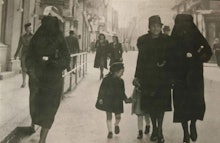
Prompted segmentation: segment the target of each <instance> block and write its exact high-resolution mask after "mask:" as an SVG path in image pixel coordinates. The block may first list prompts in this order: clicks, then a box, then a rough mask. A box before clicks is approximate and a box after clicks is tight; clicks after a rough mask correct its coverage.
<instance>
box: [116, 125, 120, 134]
mask: <svg viewBox="0 0 220 143" xmlns="http://www.w3.org/2000/svg"><path fill="white" fill-rule="evenodd" d="M119 133H120V128H119V126H115V134H119Z"/></svg>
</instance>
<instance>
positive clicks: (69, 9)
mask: <svg viewBox="0 0 220 143" xmlns="http://www.w3.org/2000/svg"><path fill="white" fill-rule="evenodd" d="M85 1H86V0H0V74H2V73H5V72H11V71H12V72H15V73H18V72H19V71H20V61H19V60H18V59H14V54H15V51H16V49H17V46H18V41H19V37H20V36H21V35H22V34H24V32H25V30H24V24H26V23H28V22H31V23H32V27H33V33H34V32H35V31H36V30H37V29H38V27H39V26H40V24H41V19H42V17H43V14H44V12H45V9H47V8H48V7H51V6H53V7H55V8H56V9H57V10H58V16H59V17H60V18H61V19H62V21H63V22H61V24H60V25H61V27H60V28H61V29H62V31H63V33H64V36H67V35H68V33H69V31H70V30H74V31H75V34H76V36H77V37H78V38H79V42H80V49H81V51H86V49H87V47H88V45H89V39H90V38H89V37H90V31H91V30H90V29H91V28H90V26H88V24H87V23H88V19H87V16H86V14H85V12H86V7H85Z"/></svg>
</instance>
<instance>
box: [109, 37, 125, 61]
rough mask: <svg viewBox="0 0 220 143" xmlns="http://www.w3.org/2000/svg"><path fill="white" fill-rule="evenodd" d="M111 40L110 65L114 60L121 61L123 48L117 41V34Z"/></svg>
mask: <svg viewBox="0 0 220 143" xmlns="http://www.w3.org/2000/svg"><path fill="white" fill-rule="evenodd" d="M112 39H113V42H112V43H110V65H112V64H113V63H114V62H122V61H123V59H122V54H123V49H122V45H121V43H119V41H118V37H117V36H113V37H112Z"/></svg>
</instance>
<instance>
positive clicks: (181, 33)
mask: <svg viewBox="0 0 220 143" xmlns="http://www.w3.org/2000/svg"><path fill="white" fill-rule="evenodd" d="M171 37H172V39H173V40H174V42H175V43H174V45H175V46H174V48H173V49H172V51H173V55H172V56H171V57H172V58H173V60H171V61H172V65H173V70H172V71H173V74H172V75H173V79H174V87H173V89H174V92H173V93H174V122H180V123H182V127H183V131H184V139H183V141H184V142H186V143H189V142H190V138H191V140H192V141H196V140H197V131H196V121H197V120H203V117H204V113H205V100H204V81H203V63H204V62H207V61H208V60H209V59H210V57H211V55H212V51H211V48H210V46H209V44H208V42H207V41H206V39H205V38H204V37H203V35H202V34H201V33H200V32H199V30H198V28H197V27H196V26H195V24H194V23H193V17H192V16H191V15H186V14H179V15H177V16H176V19H175V25H174V28H173V31H172V34H171ZM188 121H191V124H190V133H189V131H188Z"/></svg>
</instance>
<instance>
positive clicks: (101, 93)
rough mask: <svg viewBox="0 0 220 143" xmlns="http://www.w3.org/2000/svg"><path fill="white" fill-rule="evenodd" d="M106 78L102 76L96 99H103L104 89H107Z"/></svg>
mask: <svg viewBox="0 0 220 143" xmlns="http://www.w3.org/2000/svg"><path fill="white" fill-rule="evenodd" d="M108 87H109V85H108V80H107V79H106V78H104V79H103V80H102V83H101V85H100V88H99V93H98V99H103V98H104V96H106V91H107V90H108Z"/></svg>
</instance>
